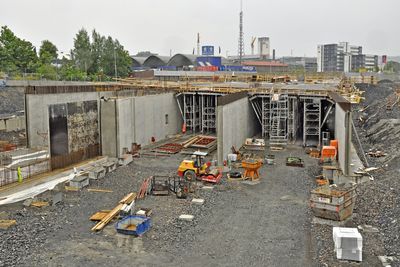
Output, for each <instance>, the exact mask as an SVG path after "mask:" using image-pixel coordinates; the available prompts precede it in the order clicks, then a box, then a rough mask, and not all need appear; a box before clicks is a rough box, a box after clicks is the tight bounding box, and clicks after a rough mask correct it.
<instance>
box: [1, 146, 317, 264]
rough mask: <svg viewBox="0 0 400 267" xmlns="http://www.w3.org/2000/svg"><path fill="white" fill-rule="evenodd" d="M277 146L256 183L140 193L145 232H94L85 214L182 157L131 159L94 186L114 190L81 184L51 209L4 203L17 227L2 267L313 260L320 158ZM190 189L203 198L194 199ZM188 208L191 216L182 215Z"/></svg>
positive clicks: (172, 167) (5, 235) (6, 241)
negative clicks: (295, 159)
mask: <svg viewBox="0 0 400 267" xmlns="http://www.w3.org/2000/svg"><path fill="white" fill-rule="evenodd" d="M288 153H289V154H290V155H292V156H296V155H298V156H301V157H302V158H303V159H304V160H305V162H306V166H307V167H306V168H296V167H286V166H284V160H285V157H286V156H287V155H288ZM276 154H277V155H276V156H277V159H276V162H277V164H276V165H274V166H264V167H263V168H262V170H261V176H262V180H261V183H260V184H258V185H246V184H242V183H239V182H227V181H225V180H224V181H223V182H222V183H221V184H220V185H218V186H216V187H215V188H214V189H213V190H204V189H198V190H196V192H195V193H194V194H193V195H192V196H191V197H190V198H188V199H183V200H180V199H176V197H175V196H173V195H170V196H158V197H155V196H148V197H147V198H146V199H145V200H144V201H139V202H138V203H137V206H138V207H139V206H140V207H148V208H152V209H153V212H154V215H153V216H152V222H153V226H152V228H151V230H150V231H149V232H147V233H146V234H145V235H144V236H143V237H140V238H132V237H127V236H123V235H119V234H117V233H116V231H115V229H114V227H113V225H114V224H113V223H112V224H109V225H108V226H107V227H106V228H105V229H104V230H103V231H101V232H99V233H93V232H91V231H90V229H91V227H92V226H93V224H94V223H92V222H90V221H89V219H88V218H89V217H90V216H91V215H92V214H93V213H95V212H97V211H99V210H103V209H111V208H113V207H114V206H115V205H116V203H117V202H118V201H119V200H120V199H121V198H122V197H123V196H124V195H125V194H126V193H128V192H131V191H135V192H136V191H137V189H138V187H139V185H140V183H141V181H142V180H143V179H144V178H145V177H148V176H150V175H154V174H156V173H158V174H169V173H174V172H175V171H176V167H177V166H178V164H179V162H180V161H181V160H182V156H181V155H174V156H171V157H163V158H157V159H152V158H141V159H135V160H134V162H133V163H132V164H130V165H128V166H126V167H120V168H118V169H117V170H116V171H115V172H113V173H111V174H108V175H107V176H106V178H104V179H101V180H100V181H99V182H98V184H94V185H91V187H99V188H104V189H111V190H113V191H114V192H113V193H94V192H88V191H87V190H86V189H85V190H83V191H81V192H65V193H64V201H63V202H62V203H61V204H60V205H57V206H55V207H46V208H42V209H35V208H31V207H30V208H23V207H22V206H21V205H20V204H16V205H11V206H8V207H1V208H0V212H1V211H4V212H5V213H6V214H8V216H9V218H14V219H17V225H16V226H15V227H13V228H11V229H9V230H7V231H2V232H0V235H1V239H0V259H1V261H0V266H98V265H106V264H107V265H110V264H113V265H114V264H118V265H120V264H124V265H128V266H130V265H132V264H135V265H140V266H184V265H191V266H215V265H221V266H317V264H316V259H317V257H316V254H315V249H314V244H313V239H312V237H311V232H310V218H311V216H310V211H309V209H308V205H307V199H308V197H309V190H310V188H311V186H312V184H313V181H312V179H310V178H309V177H312V175H313V174H314V173H315V172H317V169H318V168H317V167H316V166H315V165H316V162H315V160H314V159H310V158H308V156H306V155H305V154H304V152H303V150H302V149H301V148H300V147H296V148H289V149H288V150H287V151H284V152H277V153H276ZM193 197H200V198H204V199H205V204H204V205H202V206H197V205H192V204H191V203H190V201H191V198H193ZM183 213H185V214H193V215H195V219H194V220H193V221H192V222H182V221H179V220H177V217H178V216H179V215H180V214H183Z"/></svg>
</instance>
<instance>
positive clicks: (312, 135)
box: [302, 97, 321, 146]
mask: <svg viewBox="0 0 400 267" xmlns="http://www.w3.org/2000/svg"><path fill="white" fill-rule="evenodd" d="M302 100H304V127H303V128H304V130H303V146H310V145H315V143H314V144H312V143H311V142H312V141H314V142H317V144H318V146H320V145H321V131H320V129H321V99H320V98H305V97H303V98H302Z"/></svg>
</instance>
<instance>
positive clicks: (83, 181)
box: [69, 176, 89, 189]
mask: <svg viewBox="0 0 400 267" xmlns="http://www.w3.org/2000/svg"><path fill="white" fill-rule="evenodd" d="M69 185H70V186H72V187H76V188H79V189H82V188H84V187H86V186H88V185H89V178H88V177H87V176H77V177H75V178H74V179H72V180H71V181H69Z"/></svg>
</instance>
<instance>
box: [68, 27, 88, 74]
mask: <svg viewBox="0 0 400 267" xmlns="http://www.w3.org/2000/svg"><path fill="white" fill-rule="evenodd" d="M91 54H92V52H91V45H90V37H89V34H88V32H87V31H86V30H85V29H84V28H82V29H80V30H79V32H78V33H77V34H76V37H75V38H74V48H73V49H72V50H71V58H72V60H73V61H74V63H75V65H76V66H77V67H78V68H79V69H80V70H81V71H84V72H87V70H88V69H90V68H91V66H92V55H91Z"/></svg>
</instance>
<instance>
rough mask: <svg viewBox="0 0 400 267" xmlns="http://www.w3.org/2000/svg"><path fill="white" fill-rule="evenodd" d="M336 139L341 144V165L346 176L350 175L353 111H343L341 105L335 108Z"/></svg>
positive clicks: (339, 152)
mask: <svg viewBox="0 0 400 267" xmlns="http://www.w3.org/2000/svg"><path fill="white" fill-rule="evenodd" d="M335 139H337V140H338V142H339V149H338V150H339V151H338V154H339V165H340V168H341V169H342V171H343V174H344V175H349V173H350V158H351V155H350V149H351V111H348V110H345V109H343V108H342V107H341V106H340V104H336V108H335Z"/></svg>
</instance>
